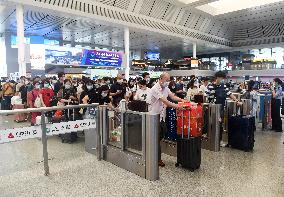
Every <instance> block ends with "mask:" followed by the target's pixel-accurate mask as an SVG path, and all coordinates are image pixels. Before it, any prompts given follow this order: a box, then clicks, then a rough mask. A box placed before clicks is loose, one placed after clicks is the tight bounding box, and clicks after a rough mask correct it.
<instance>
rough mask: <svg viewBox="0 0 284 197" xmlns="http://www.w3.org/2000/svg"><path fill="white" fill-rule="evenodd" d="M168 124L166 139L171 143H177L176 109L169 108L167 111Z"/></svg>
mask: <svg viewBox="0 0 284 197" xmlns="http://www.w3.org/2000/svg"><path fill="white" fill-rule="evenodd" d="M166 114H167V116H166V124H167V132H166V134H165V137H166V139H168V140H171V141H176V139H177V116H176V109H174V108H169V107H168V108H167V110H166Z"/></svg>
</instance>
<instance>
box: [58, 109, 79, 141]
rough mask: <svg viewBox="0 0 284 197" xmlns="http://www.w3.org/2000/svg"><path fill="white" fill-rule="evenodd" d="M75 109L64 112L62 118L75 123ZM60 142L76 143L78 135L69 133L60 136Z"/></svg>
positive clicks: (76, 115) (76, 117)
mask: <svg viewBox="0 0 284 197" xmlns="http://www.w3.org/2000/svg"><path fill="white" fill-rule="evenodd" d="M77 111H78V110H77V109H73V110H69V109H68V110H65V111H64V117H65V120H66V121H75V120H78V119H79V117H78V114H77ZM60 138H61V142H62V143H69V144H72V143H74V142H76V141H77V139H78V135H77V132H71V133H64V134H60Z"/></svg>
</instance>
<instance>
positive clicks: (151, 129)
mask: <svg viewBox="0 0 284 197" xmlns="http://www.w3.org/2000/svg"><path fill="white" fill-rule="evenodd" d="M159 132H160V115H159V114H157V115H151V114H146V179H148V180H150V181H155V180H158V179H159V165H158V154H159V148H158V147H159V143H160V139H159Z"/></svg>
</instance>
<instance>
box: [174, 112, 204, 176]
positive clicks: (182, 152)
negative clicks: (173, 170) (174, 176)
mask: <svg viewBox="0 0 284 197" xmlns="http://www.w3.org/2000/svg"><path fill="white" fill-rule="evenodd" d="M185 111H186V110H185ZM187 111H189V110H187ZM182 114H184V113H182ZM183 116H184V115H182V124H184V121H183ZM187 123H188V126H187V130H188V131H187V132H188V135H187V137H186V136H185V135H184V129H182V133H181V136H179V137H178V139H177V163H176V167H178V166H179V165H181V166H182V167H183V168H187V169H189V170H190V171H192V172H193V171H194V170H196V169H199V167H200V164H201V137H191V136H190V126H189V125H190V116H188V121H187ZM182 128H185V127H182Z"/></svg>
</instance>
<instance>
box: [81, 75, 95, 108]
mask: <svg viewBox="0 0 284 197" xmlns="http://www.w3.org/2000/svg"><path fill="white" fill-rule="evenodd" d="M83 89H84V91H83V92H82V93H81V96H80V101H81V103H83V104H88V103H94V102H95V98H96V96H97V91H96V88H95V87H94V84H93V81H91V80H88V81H87V82H86V86H85V87H84V88H83Z"/></svg>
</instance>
